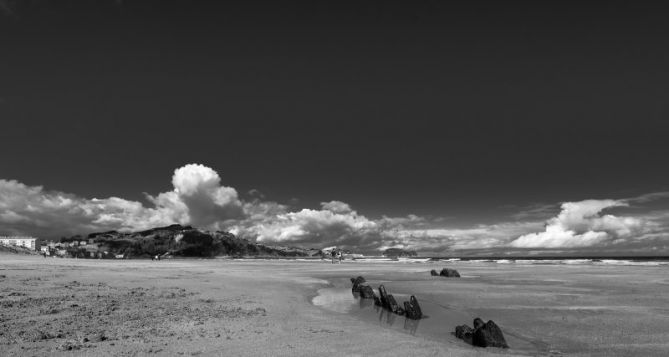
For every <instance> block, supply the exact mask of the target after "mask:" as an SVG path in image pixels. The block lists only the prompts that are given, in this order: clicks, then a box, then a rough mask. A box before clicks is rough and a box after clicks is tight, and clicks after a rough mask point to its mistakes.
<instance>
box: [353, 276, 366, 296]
mask: <svg viewBox="0 0 669 357" xmlns="http://www.w3.org/2000/svg"><path fill="white" fill-rule="evenodd" d="M364 282H365V278H363V277H361V276H359V277H357V278H351V283H353V287H352V288H351V291H353V292H354V293H357V292H360V287H361V286H362V283H364Z"/></svg>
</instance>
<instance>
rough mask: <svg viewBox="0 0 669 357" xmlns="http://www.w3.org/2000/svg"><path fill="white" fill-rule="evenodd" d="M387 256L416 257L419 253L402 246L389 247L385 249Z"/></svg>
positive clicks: (384, 253)
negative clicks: (401, 247)
mask: <svg viewBox="0 0 669 357" xmlns="http://www.w3.org/2000/svg"><path fill="white" fill-rule="evenodd" d="M383 255H384V256H386V257H415V256H417V255H418V253H416V251H415V250H405V249H400V248H388V249H386V250H385V251H383Z"/></svg>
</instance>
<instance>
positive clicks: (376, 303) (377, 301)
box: [374, 295, 382, 306]
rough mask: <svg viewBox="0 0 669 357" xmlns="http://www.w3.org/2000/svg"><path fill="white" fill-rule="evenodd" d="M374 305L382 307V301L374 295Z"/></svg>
mask: <svg viewBox="0 0 669 357" xmlns="http://www.w3.org/2000/svg"><path fill="white" fill-rule="evenodd" d="M374 305H376V306H381V305H382V304H381V299H380V298H379V297H378V296H376V295H374Z"/></svg>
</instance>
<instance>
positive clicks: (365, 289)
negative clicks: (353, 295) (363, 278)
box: [360, 285, 376, 299]
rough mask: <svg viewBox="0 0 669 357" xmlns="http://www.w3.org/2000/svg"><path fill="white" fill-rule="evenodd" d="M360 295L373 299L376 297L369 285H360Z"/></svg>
mask: <svg viewBox="0 0 669 357" xmlns="http://www.w3.org/2000/svg"><path fill="white" fill-rule="evenodd" d="M360 297H361V298H363V299H374V298H376V294H374V290H373V289H372V287H371V286H369V285H363V286H361V287H360Z"/></svg>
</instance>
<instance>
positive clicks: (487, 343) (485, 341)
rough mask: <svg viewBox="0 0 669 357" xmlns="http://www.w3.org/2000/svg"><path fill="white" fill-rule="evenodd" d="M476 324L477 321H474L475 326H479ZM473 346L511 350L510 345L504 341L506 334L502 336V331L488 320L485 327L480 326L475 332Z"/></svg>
mask: <svg viewBox="0 0 669 357" xmlns="http://www.w3.org/2000/svg"><path fill="white" fill-rule="evenodd" d="M478 320H480V319H478ZM476 322H477V321H476V320H474V326H476V325H477V323H476ZM472 344H473V345H474V346H479V347H501V348H509V345H508V344H507V343H506V340H505V339H504V334H502V330H501V329H500V328H499V326H497V324H495V323H494V322H493V321H492V320H488V322H486V323H485V324H483V325H480V324H479V327H478V328H476V329H475V330H474V334H473V336H472Z"/></svg>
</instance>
